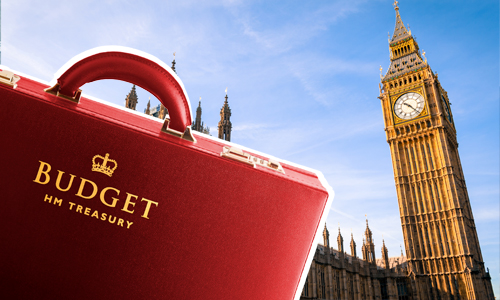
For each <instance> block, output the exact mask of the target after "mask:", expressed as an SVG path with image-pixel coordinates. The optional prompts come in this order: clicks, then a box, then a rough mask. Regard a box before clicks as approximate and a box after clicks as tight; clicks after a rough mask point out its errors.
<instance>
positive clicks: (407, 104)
mask: <svg viewBox="0 0 500 300" xmlns="http://www.w3.org/2000/svg"><path fill="white" fill-rule="evenodd" d="M403 104H404V105H406V106H408V107H409V108H411V109H413V110H414V111H416V112H418V110H416V109H415V108H413V106H411V105H410V104H408V103H403Z"/></svg>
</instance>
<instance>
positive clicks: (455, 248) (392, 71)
mask: <svg viewBox="0 0 500 300" xmlns="http://www.w3.org/2000/svg"><path fill="white" fill-rule="evenodd" d="M395 9H396V28H395V30H394V35H393V37H392V39H391V40H390V41H389V47H390V53H391V55H390V58H391V65H390V67H389V70H388V71H387V73H386V74H385V76H382V75H381V79H382V83H381V84H382V86H381V90H380V96H379V99H380V100H381V103H382V111H383V115H384V122H385V131H386V136H387V142H388V143H389V146H390V151H391V156H392V163H393V169H394V179H395V181H396V190H397V196H398V203H399V211H400V214H401V225H402V228H403V236H404V240H405V241H404V242H405V249H406V254H407V259H408V272H409V274H408V275H409V277H410V278H411V280H412V282H415V288H416V295H418V299H443V300H444V299H492V300H493V299H494V296H493V290H492V286H491V279H490V275H489V273H488V272H486V270H485V267H484V262H483V258H482V255H481V249H480V246H479V240H478V237H477V233H476V227H475V224H474V217H473V215H472V210H471V205H470V201H469V197H468V193H467V188H466V185H465V179H464V174H463V171H462V165H461V162H460V157H459V155H458V149H457V148H458V143H457V136H456V129H455V124H454V122H453V114H452V111H451V108H450V99H449V98H448V94H447V93H446V91H445V90H444V89H443V87H442V86H441V83H440V82H439V80H438V76H437V73H434V72H433V71H432V69H431V67H430V66H429V65H428V63H427V59H425V52H424V53H421V52H420V50H419V47H418V44H417V42H416V40H415V39H414V38H413V36H412V35H411V32H410V31H408V30H407V29H406V28H405V26H404V23H403V22H402V21H401V16H400V15H399V8H398V6H397V1H396V2H395Z"/></svg>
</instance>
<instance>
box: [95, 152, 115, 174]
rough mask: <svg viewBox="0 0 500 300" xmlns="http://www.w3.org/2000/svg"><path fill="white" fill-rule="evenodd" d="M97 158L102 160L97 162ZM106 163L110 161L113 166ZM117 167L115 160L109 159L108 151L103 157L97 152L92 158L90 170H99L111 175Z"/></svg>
mask: <svg viewBox="0 0 500 300" xmlns="http://www.w3.org/2000/svg"><path fill="white" fill-rule="evenodd" d="M97 160H102V162H101V163H99V162H98V161H97ZM108 163H112V164H113V165H114V166H113V168H111V167H110V166H108ZM117 167H118V163H117V162H116V160H114V159H109V153H106V156H105V157H102V156H101V155H99V154H98V155H95V156H94V157H93V158H92V171H95V172H101V173H103V174H106V175H108V176H109V177H111V176H112V175H113V172H114V171H115V170H116V168H117Z"/></svg>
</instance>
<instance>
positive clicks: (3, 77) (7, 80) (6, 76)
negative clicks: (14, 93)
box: [0, 70, 21, 89]
mask: <svg viewBox="0 0 500 300" xmlns="http://www.w3.org/2000/svg"><path fill="white" fill-rule="evenodd" d="M19 80H21V77H19V76H17V75H16V74H14V73H13V72H11V71H8V70H2V71H0V83H3V84H6V85H8V86H10V87H12V88H14V89H15V88H16V87H17V84H16V83H17V82H18V81H19Z"/></svg>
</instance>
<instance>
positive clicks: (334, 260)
mask: <svg viewBox="0 0 500 300" xmlns="http://www.w3.org/2000/svg"><path fill="white" fill-rule="evenodd" d="M329 237H330V234H329V233H328V229H327V228H326V225H325V229H324V230H323V245H318V247H317V249H316V253H315V255H314V260H313V262H312V264H311V268H310V269H309V273H308V274H307V279H306V282H305V284H304V288H303V290H302V294H301V297H300V299H301V300H305V299H334V300H340V299H342V300H343V299H350V300H351V299H352V300H367V299H370V300H371V299H379V300H382V299H388V300H410V299H420V298H418V297H415V296H413V295H414V294H415V292H414V289H415V287H414V286H415V285H414V284H413V285H412V280H411V279H410V278H409V277H408V269H407V262H406V258H405V257H404V256H403V254H402V253H401V256H400V257H389V255H388V251H387V248H386V247H385V243H384V246H383V247H382V257H383V258H381V259H378V260H376V259H375V255H374V253H372V252H371V251H372V250H374V249H375V248H374V247H375V245H374V242H373V239H372V234H371V230H370V228H369V227H368V222H367V223H366V230H365V240H366V244H364V245H363V249H364V251H365V253H366V254H364V255H366V256H369V257H370V260H367V259H366V257H364V258H363V259H360V258H358V257H357V256H356V250H355V248H356V243H355V242H354V238H353V237H352V234H351V255H348V254H347V253H346V252H345V251H343V249H344V239H343V238H342V235H341V233H340V228H339V235H338V236H337V243H338V245H337V246H338V250H335V249H333V247H330V241H329Z"/></svg>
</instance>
